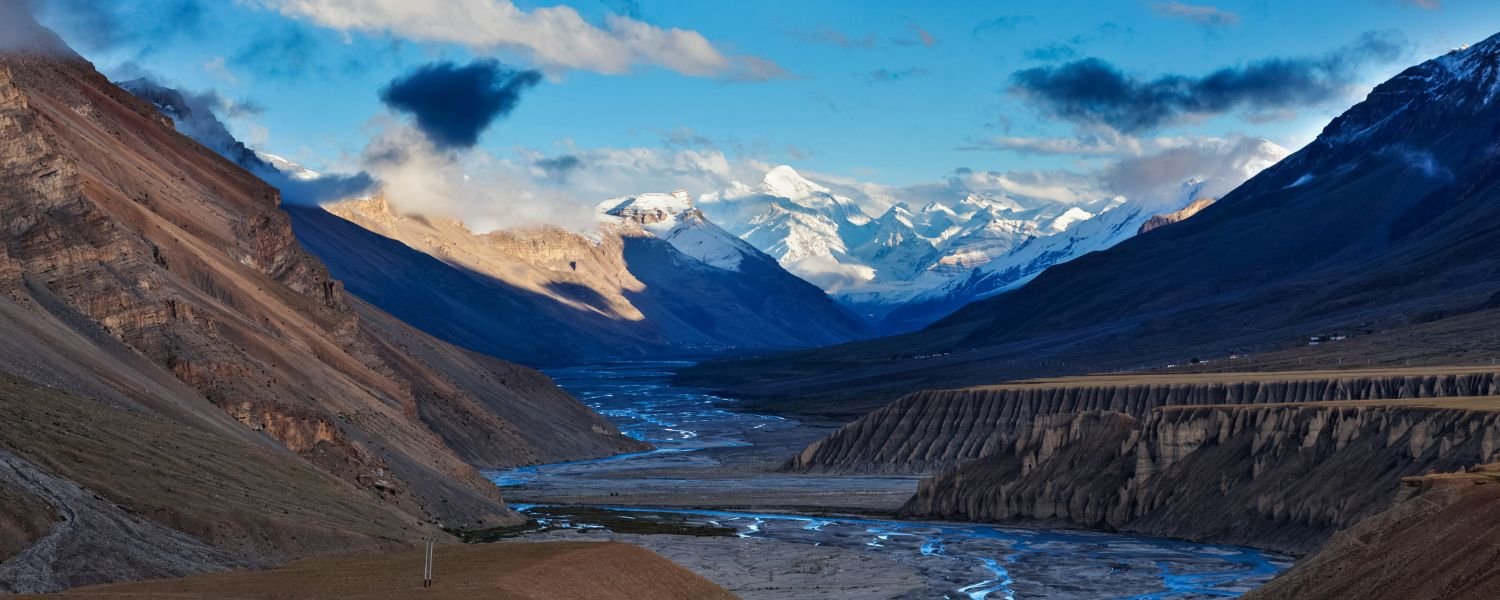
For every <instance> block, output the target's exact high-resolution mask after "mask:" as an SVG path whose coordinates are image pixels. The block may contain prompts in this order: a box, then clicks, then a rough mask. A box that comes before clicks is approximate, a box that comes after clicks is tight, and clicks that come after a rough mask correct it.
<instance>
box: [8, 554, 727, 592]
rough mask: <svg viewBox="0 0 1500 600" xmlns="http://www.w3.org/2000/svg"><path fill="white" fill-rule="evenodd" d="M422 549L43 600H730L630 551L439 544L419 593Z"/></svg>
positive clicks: (674, 567) (697, 579) (701, 581)
mask: <svg viewBox="0 0 1500 600" xmlns="http://www.w3.org/2000/svg"><path fill="white" fill-rule="evenodd" d="M422 564H423V553H422V551H421V550H414V551H407V552H400V553H393V554H378V555H355V556H325V557H317V558H310V559H305V560H300V561H297V562H294V563H292V564H290V565H287V566H285V567H280V568H277V569H272V570H268V571H233V572H227V573H213V574H208V575H198V576H195V577H187V578H183V579H171V580H157V581H142V582H135V583H120V584H111V585H101V586H94V587H86V588H78V589H74V590H71V591H68V592H65V593H62V594H56V595H48V596H20V597H19V598H65V599H72V598H76V599H80V600H85V599H86V600H125V599H135V598H174V599H180V600H221V599H233V600H313V599H328V598H361V599H365V600H387V599H389V600H406V599H408V598H418V597H420V598H427V599H431V600H480V599H490V598H517V599H528V598H530V599H543V598H590V599H598V600H611V599H619V600H635V599H638V598H660V599H663V600H671V599H682V600H708V599H713V598H733V597H734V596H733V595H731V594H729V593H728V592H726V591H724V589H722V588H720V587H718V586H716V585H714V584H713V583H710V582H709V581H707V580H705V579H703V578H701V577H699V576H697V575H694V574H693V573H692V572H691V571H688V570H687V569H684V568H682V567H680V566H678V565H675V564H673V563H672V562H671V561H668V560H665V559H663V558H661V557H660V556H657V555H656V554H653V553H652V552H650V551H648V550H644V549H642V548H639V547H637V546H635V545H632V544H619V543H593V542H557V543H525V544H479V545H469V546H441V547H438V548H437V549H436V550H435V552H434V579H433V586H432V587H431V588H423V586H422V578H421V573H422V570H421V569H422Z"/></svg>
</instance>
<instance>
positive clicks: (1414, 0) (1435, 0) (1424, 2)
mask: <svg viewBox="0 0 1500 600" xmlns="http://www.w3.org/2000/svg"><path fill="white" fill-rule="evenodd" d="M1396 1H1397V2H1398V3H1400V4H1402V5H1405V6H1414V7H1416V8H1420V9H1423V10H1442V9H1443V0H1396Z"/></svg>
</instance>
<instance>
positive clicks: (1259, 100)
mask: <svg viewBox="0 0 1500 600" xmlns="http://www.w3.org/2000/svg"><path fill="white" fill-rule="evenodd" d="M1405 49H1406V43H1405V41H1404V38H1402V37H1401V36H1400V34H1399V33H1378V32H1370V33H1366V34H1364V35H1363V36H1362V37H1361V38H1360V39H1359V40H1358V41H1357V42H1356V43H1354V44H1351V45H1349V46H1346V47H1344V48H1340V49H1338V50H1335V51H1333V52H1331V53H1329V54H1327V55H1325V56H1321V57H1312V58H1272V59H1266V60H1261V61H1257V62H1253V63H1250V64H1248V65H1245V66H1241V67H1228V68H1223V69H1219V70H1217V71H1214V72H1212V73H1209V74H1208V75H1205V76H1202V77H1191V76H1185V75H1164V76H1161V77H1157V78H1155V79H1150V80H1145V79H1139V78H1136V77H1134V76H1131V75H1127V74H1126V73H1124V72H1123V71H1121V70H1120V69H1119V68H1117V67H1115V66H1114V65H1112V64H1110V63H1108V62H1105V61H1103V60H1100V59H1097V58H1086V59H1083V60H1078V61H1074V62H1070V63H1067V64H1064V65H1059V66H1056V67H1038V68H1034V69H1026V70H1023V71H1018V72H1017V73H1015V75H1013V76H1012V83H1013V84H1014V86H1013V88H1012V89H1013V91H1015V92H1016V93H1018V94H1020V95H1021V96H1023V97H1024V98H1026V99H1027V100H1029V101H1031V102H1032V103H1034V104H1036V105H1037V106H1039V107H1040V108H1042V109H1043V110H1045V111H1047V112H1049V113H1051V114H1054V115H1056V116H1058V117H1061V118H1064V119H1068V120H1070V121H1074V122H1077V123H1083V124H1105V125H1109V126H1110V127H1113V128H1115V129H1118V130H1120V131H1123V132H1126V133H1137V132H1142V131H1149V130H1152V129H1156V128H1159V127H1163V126H1166V125H1171V124H1174V123H1177V122H1181V121H1182V120H1184V119H1189V118H1193V117H1198V116H1213V115H1220V114H1225V113H1229V112H1235V111H1242V112H1246V113H1250V114H1274V113H1275V112H1277V111H1283V110H1288V109H1294V108H1300V107H1305V106H1313V105H1317V104H1321V103H1323V102H1327V101H1329V100H1333V99H1336V98H1341V97H1343V96H1344V95H1345V94H1347V93H1348V88H1349V86H1350V85H1352V84H1353V83H1354V81H1355V79H1356V77H1357V76H1358V75H1359V72H1360V71H1361V70H1362V69H1363V67H1365V66H1366V65H1368V64H1371V63H1379V62H1388V61H1392V60H1395V59H1397V58H1399V57H1400V56H1401V54H1402V53H1403V52H1404V51H1405Z"/></svg>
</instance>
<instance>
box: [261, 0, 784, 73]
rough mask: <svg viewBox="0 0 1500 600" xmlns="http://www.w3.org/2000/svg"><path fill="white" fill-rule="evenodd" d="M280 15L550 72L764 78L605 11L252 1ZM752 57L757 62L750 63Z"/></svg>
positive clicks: (468, 1)
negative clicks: (502, 54) (660, 71)
mask: <svg viewBox="0 0 1500 600" xmlns="http://www.w3.org/2000/svg"><path fill="white" fill-rule="evenodd" d="M259 3H260V4H261V5H262V6H266V7H269V8H271V9H274V10H277V11H279V12H281V13H282V14H284V15H287V16H290V17H294V18H299V19H306V20H308V21H311V22H313V23H317V24H318V25H321V26H323V27H328V28H332V29H335V30H339V31H346V32H348V31H355V32H365V33H389V34H393V35H396V36H400V37H404V38H408V39H411V40H415V41H423V42H440V43H454V44H460V45H464V46H467V47H469V48H470V49H472V50H474V51H477V52H481V53H488V52H493V51H499V50H504V51H515V52H521V53H523V54H526V55H527V56H529V57H530V58H531V59H532V60H534V61H536V62H537V63H539V64H541V65H544V66H545V67H547V68H550V69H577V70H584V71H593V72H596V73H604V74H611V75H613V74H622V73H628V72H630V71H632V70H634V69H636V68H637V67H640V66H647V65H654V66H659V67H663V68H666V69H669V70H672V71H675V72H678V73H681V74H683V75H690V76H695V77H707V76H728V75H735V74H739V75H740V76H741V77H742V78H748V77H746V75H747V74H748V75H751V76H754V75H761V76H764V75H766V74H769V73H773V72H774V70H773V69H770V68H768V67H767V66H766V64H765V63H769V62H770V61H767V60H765V59H757V60H755V61H751V60H749V59H750V58H751V57H745V56H727V55H725V54H724V53H723V52H722V51H720V50H719V49H718V48H717V47H715V46H714V44H713V43H711V42H709V41H708V39H707V38H705V37H703V35H702V34H700V33H698V32H696V31H691V30H686V29H677V28H661V27H656V26H654V25H650V24H648V23H644V22H641V21H638V20H636V19H634V18H631V17H629V16H622V15H617V14H611V15H608V16H606V17H605V19H604V23H603V24H602V26H599V25H595V24H593V23H590V22H588V21H587V20H585V19H584V18H583V16H582V15H580V14H578V11H576V10H574V9H573V8H571V7H568V6H550V7H538V8H532V9H529V10H528V9H523V8H520V7H517V6H516V5H515V3H513V2H511V1H510V0H450V1H449V2H444V3H441V4H437V3H430V2H412V1H411V0H259ZM751 62H756V63H760V64H755V65H751V64H748V63H751Z"/></svg>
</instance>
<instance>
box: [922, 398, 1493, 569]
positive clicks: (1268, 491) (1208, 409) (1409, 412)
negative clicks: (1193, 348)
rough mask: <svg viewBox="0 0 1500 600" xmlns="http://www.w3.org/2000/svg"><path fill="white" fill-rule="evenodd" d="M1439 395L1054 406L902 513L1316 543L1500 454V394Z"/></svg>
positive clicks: (945, 476)
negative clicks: (1399, 493) (1420, 485)
mask: <svg viewBox="0 0 1500 600" xmlns="http://www.w3.org/2000/svg"><path fill="white" fill-rule="evenodd" d="M1430 402H1431V404H1420V405H1419V404H1406V403H1401V402H1396V403H1390V402H1386V401H1371V402H1331V403H1329V402H1312V403H1303V404H1276V405H1237V406H1205V407H1164V408H1158V409H1155V410H1152V411H1150V412H1149V413H1148V414H1147V415H1146V416H1145V417H1143V418H1140V419H1136V418H1134V417H1130V416H1128V415H1125V414H1122V413H1115V412H1085V413H1077V414H1074V415H1051V416H1049V417H1047V418H1044V419H1039V420H1037V421H1036V422H1035V423H1034V424H1033V426H1032V427H1031V428H1029V429H1028V430H1027V431H1026V432H1024V433H1023V434H1022V435H1020V436H1018V438H1017V439H1016V440H1015V443H1014V445H1013V446H1012V447H1011V448H1009V449H1006V450H1005V451H999V452H994V453H992V454H990V455H989V456H987V457H985V458H980V459H978V460H974V461H970V462H967V463H964V464H963V465H961V466H958V467H956V468H953V469H951V470H947V471H944V472H941V473H939V474H938V475H936V476H934V477H933V478H931V479H929V480H925V481H923V482H922V484H921V485H920V486H919V489H918V492H917V495H916V496H915V497H913V498H912V500H911V501H909V502H908V503H907V504H906V506H905V507H903V512H905V513H907V514H911V515H920V516H926V517H940V518H947V519H962V520H979V521H1007V520H1037V521H1055V522H1061V523H1066V524H1069V525H1076V526H1084V527H1089V528H1097V529H1108V530H1118V531H1129V532H1138V533H1143V534H1148V535H1154V536H1165V537H1173V538H1183V539H1195V540H1212V541H1214V542H1216V543H1232V544H1240V545H1249V546H1256V547H1260V548H1269V549H1274V550H1279V551H1284V552H1291V553H1305V552H1308V551H1311V550H1312V549H1314V548H1316V547H1317V546H1318V544H1320V543H1321V542H1322V540H1323V539H1325V538H1327V536H1329V535H1331V534H1332V533H1333V532H1335V531H1337V530H1340V529H1343V528H1345V527H1348V526H1350V525H1353V524H1354V523H1356V522H1358V521H1359V520H1361V519H1363V518H1365V517H1368V516H1370V515H1372V514H1374V513H1376V512H1379V511H1380V510H1382V509H1384V508H1385V507H1386V506H1387V505H1389V503H1390V501H1391V499H1392V498H1393V497H1394V496H1395V493H1396V487H1397V483H1398V482H1399V481H1400V480H1401V478H1402V477H1406V476H1410V475H1417V474H1421V473H1426V472H1429V471H1438V472H1444V471H1453V470H1460V469H1466V468H1468V467H1470V466H1473V465H1476V464H1481V463H1485V462H1489V461H1491V460H1493V459H1494V458H1496V450H1497V447H1500V414H1497V413H1495V412H1490V411H1489V409H1490V408H1500V402H1496V403H1494V404H1493V405H1491V404H1488V403H1487V404H1486V405H1485V408H1484V409H1482V410H1472V408H1473V407H1474V405H1473V401H1471V400H1467V399H1458V400H1434V401H1430ZM1486 402H1488V401H1486Z"/></svg>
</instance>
